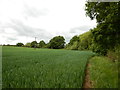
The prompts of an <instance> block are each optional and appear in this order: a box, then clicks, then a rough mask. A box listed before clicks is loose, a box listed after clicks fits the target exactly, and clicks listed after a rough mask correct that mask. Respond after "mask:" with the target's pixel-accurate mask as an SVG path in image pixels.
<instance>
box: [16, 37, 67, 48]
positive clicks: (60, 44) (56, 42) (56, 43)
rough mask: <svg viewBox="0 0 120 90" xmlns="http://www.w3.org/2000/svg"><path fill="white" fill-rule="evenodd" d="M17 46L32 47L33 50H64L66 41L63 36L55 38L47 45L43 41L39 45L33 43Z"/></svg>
mask: <svg viewBox="0 0 120 90" xmlns="http://www.w3.org/2000/svg"><path fill="white" fill-rule="evenodd" d="M16 46H19V47H21V46H24V47H32V48H51V49H62V48H64V46H65V39H64V37H63V36H55V37H53V38H52V39H51V40H50V41H49V43H45V42H44V41H43V40H41V41H40V42H39V43H37V41H32V42H31V43H26V44H25V45H24V44H23V43H17V44H16Z"/></svg>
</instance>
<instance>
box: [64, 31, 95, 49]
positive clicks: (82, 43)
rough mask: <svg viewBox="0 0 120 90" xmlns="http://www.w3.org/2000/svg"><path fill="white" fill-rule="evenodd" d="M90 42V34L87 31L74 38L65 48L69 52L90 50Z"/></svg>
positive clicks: (91, 37)
mask: <svg viewBox="0 0 120 90" xmlns="http://www.w3.org/2000/svg"><path fill="white" fill-rule="evenodd" d="M92 40H93V36H92V33H91V31H88V32H86V33H83V34H81V35H79V36H74V37H73V38H72V39H71V40H70V42H69V43H68V44H67V45H66V47H65V48H66V49H70V50H91V49H92V42H93V41H92Z"/></svg>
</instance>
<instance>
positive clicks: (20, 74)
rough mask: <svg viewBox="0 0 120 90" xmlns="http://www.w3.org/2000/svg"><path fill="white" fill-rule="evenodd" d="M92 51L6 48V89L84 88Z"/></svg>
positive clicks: (4, 49)
mask: <svg viewBox="0 0 120 90" xmlns="http://www.w3.org/2000/svg"><path fill="white" fill-rule="evenodd" d="M92 55H94V53H92V52H90V51H74V50H73V51H71V50H62V49H61V50H54V49H53V50H51V49H34V48H24V47H3V58H2V78H3V80H2V84H3V85H2V87H3V88H82V84H83V81H84V75H85V73H84V70H85V66H86V63H87V60H88V59H89V58H90V57H91V56H92Z"/></svg>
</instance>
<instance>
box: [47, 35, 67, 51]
mask: <svg viewBox="0 0 120 90" xmlns="http://www.w3.org/2000/svg"><path fill="white" fill-rule="evenodd" d="M64 44H65V39H64V37H63V36H56V37H53V38H52V39H51V40H50V42H49V44H48V47H49V48H53V49H61V48H64Z"/></svg>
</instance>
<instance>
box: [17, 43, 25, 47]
mask: <svg viewBox="0 0 120 90" xmlns="http://www.w3.org/2000/svg"><path fill="white" fill-rule="evenodd" d="M23 45H24V44H23V43H17V44H16V46H18V47H21V46H23Z"/></svg>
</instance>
